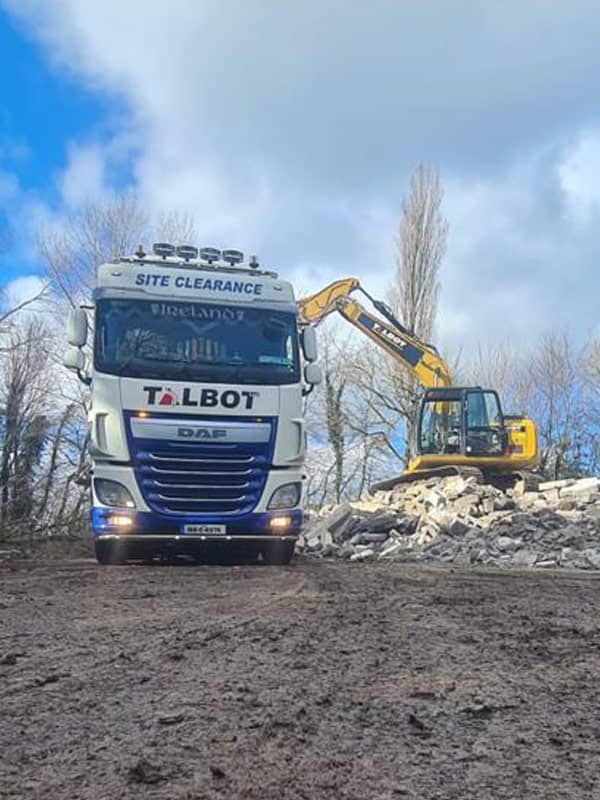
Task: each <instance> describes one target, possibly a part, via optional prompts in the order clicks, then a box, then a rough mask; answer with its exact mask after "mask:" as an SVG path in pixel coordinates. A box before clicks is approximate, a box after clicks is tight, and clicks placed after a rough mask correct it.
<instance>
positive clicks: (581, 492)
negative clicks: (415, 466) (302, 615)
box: [299, 475, 600, 569]
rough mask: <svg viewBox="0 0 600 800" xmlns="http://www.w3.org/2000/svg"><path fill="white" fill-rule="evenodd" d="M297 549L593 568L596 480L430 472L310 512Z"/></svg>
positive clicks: (596, 563) (597, 547) (599, 496)
mask: <svg viewBox="0 0 600 800" xmlns="http://www.w3.org/2000/svg"><path fill="white" fill-rule="evenodd" d="M299 549H300V550H301V551H303V552H304V553H306V554H309V555H311V554H312V555H317V556H323V557H324V556H330V557H337V558H345V559H349V560H350V561H374V560H386V559H393V560H401V561H420V562H434V561H438V562H451V563H454V564H461V565H467V564H479V565H490V566H509V567H567V568H576V569H600V479H599V478H582V479H579V480H574V479H566V480H560V481H550V482H546V483H541V484H540V485H539V486H538V488H537V490H536V491H527V490H526V489H525V485H524V484H523V483H520V484H517V486H516V487H515V488H514V489H509V490H508V491H506V492H503V491H501V490H500V489H497V488H495V487H493V486H490V485H481V484H479V483H478V482H477V479H476V478H475V477H473V476H470V477H466V478H465V477H461V476H458V475H456V476H452V477H446V478H429V479H427V480H424V481H416V482H413V483H404V484H400V485H399V486H397V487H396V488H394V489H392V490H389V491H380V492H377V493H375V494H374V495H372V496H368V497H367V498H365V499H363V500H360V501H357V502H353V503H346V504H344V505H340V506H337V507H331V506H329V507H325V508H323V509H321V510H320V512H319V513H318V514H317V515H314V516H312V517H310V518H309V521H308V524H307V526H306V530H305V533H304V536H303V537H302V539H301V541H300V542H299Z"/></svg>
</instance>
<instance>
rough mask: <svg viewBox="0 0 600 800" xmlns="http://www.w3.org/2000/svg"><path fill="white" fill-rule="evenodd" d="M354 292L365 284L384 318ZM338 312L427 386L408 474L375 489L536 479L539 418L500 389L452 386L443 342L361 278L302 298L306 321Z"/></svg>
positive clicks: (510, 483)
mask: <svg viewBox="0 0 600 800" xmlns="http://www.w3.org/2000/svg"><path fill="white" fill-rule="evenodd" d="M353 292H362V294H363V295H365V297H367V298H368V299H369V301H370V302H371V303H372V305H373V307H374V308H375V309H376V310H377V311H378V312H379V314H380V315H381V318H380V317H378V316H376V315H375V314H373V313H372V312H370V311H367V309H365V308H364V307H363V306H362V305H361V304H360V303H359V302H358V301H357V300H356V299H354V298H353V297H351V295H352V293H353ZM333 312H338V313H339V314H341V316H342V317H343V318H344V319H345V320H347V321H348V322H350V324H352V325H354V327H355V328H357V329H358V330H359V331H360V332H361V333H363V334H365V336H368V337H369V339H371V340H372V341H374V342H375V343H376V344H377V345H379V347H381V348H383V350H385V351H386V352H387V353H388V354H389V355H390V356H391V357H392V358H393V359H394V360H395V361H397V362H398V363H399V364H402V365H403V366H404V367H406V369H408V370H409V371H410V372H411V373H412V375H414V377H415V378H416V379H417V380H418V381H419V382H420V384H421V385H422V386H423V387H424V393H423V397H422V400H421V405H420V408H419V415H418V419H417V420H416V426H415V430H416V442H415V457H414V458H412V459H411V460H410V462H409V464H408V466H407V468H406V470H405V472H404V473H403V474H402V475H400V476H397V477H395V478H391V479H389V480H386V481H381V482H380V483H377V484H374V485H373V486H372V487H371V490H377V489H389V488H392V487H393V486H395V485H396V484H398V483H403V482H406V481H413V480H419V479H422V478H427V477H430V476H433V475H453V474H463V475H476V476H477V478H478V480H480V481H482V482H486V483H492V484H494V485H496V486H499V487H501V488H503V489H506V488H510V487H512V486H514V485H515V483H516V482H517V481H518V480H520V479H521V480H525V481H526V483H527V484H528V485H529V484H531V483H535V478H534V476H533V475H531V474H530V470H533V469H535V467H536V466H537V464H538V447H537V431H536V427H535V423H534V422H533V420H531V419H528V418H527V417H525V416H523V415H506V414H503V412H502V406H501V404H500V399H499V397H498V393H497V392H496V391H495V390H494V389H482V388H481V387H480V386H453V384H452V376H451V373H450V369H449V367H448V365H447V364H446V362H445V361H444V359H443V358H442V357H441V355H440V354H439V352H438V351H437V349H436V348H435V347H434V346H433V345H431V344H427V343H426V342H424V341H422V340H421V339H420V338H419V337H418V336H416V335H415V334H414V333H413V332H412V331H410V330H408V329H407V328H406V327H405V326H404V325H403V324H402V323H401V322H400V321H399V320H398V319H396V317H395V315H394V314H393V312H392V309H391V308H390V307H389V306H388V305H387V304H386V303H383V302H382V301H381V300H376V299H374V298H373V297H371V296H370V295H369V294H368V293H367V292H366V291H365V289H363V287H362V286H361V285H360V282H359V281H358V280H357V279H356V278H343V279H342V280H338V281H335V282H334V283H331V284H329V285H328V286H326V287H325V288H324V289H321V291H319V292H316V293H315V294H313V295H310V296H308V297H304V298H302V299H301V300H299V301H298V317H299V320H300V324H301V325H310V324H313V325H316V324H318V323H319V322H321V321H322V320H323V319H324V318H325V317H327V316H328V315H329V314H332V313H333Z"/></svg>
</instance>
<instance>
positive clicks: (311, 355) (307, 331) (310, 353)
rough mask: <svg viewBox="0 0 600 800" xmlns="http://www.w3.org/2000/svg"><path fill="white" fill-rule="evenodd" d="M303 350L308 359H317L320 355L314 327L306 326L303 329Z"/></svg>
mask: <svg viewBox="0 0 600 800" xmlns="http://www.w3.org/2000/svg"><path fill="white" fill-rule="evenodd" d="M302 350H303V352H304V358H305V359H306V360H307V361H311V362H312V361H316V360H317V358H318V357H319V349H318V347H317V334H316V332H315V329H314V328H312V327H308V328H304V330H303V331H302Z"/></svg>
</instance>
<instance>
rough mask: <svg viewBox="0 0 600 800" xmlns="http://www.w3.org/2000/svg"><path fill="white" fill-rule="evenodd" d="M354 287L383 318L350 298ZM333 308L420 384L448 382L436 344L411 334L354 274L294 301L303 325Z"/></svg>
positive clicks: (324, 315)
mask: <svg viewBox="0 0 600 800" xmlns="http://www.w3.org/2000/svg"><path fill="white" fill-rule="evenodd" d="M354 291H361V292H362V293H363V294H364V295H366V297H368V298H369V300H370V301H371V302H372V303H373V305H374V306H375V308H376V309H377V310H378V311H379V313H380V314H381V315H382V316H383V317H384V318H385V319H384V320H381V319H379V318H378V317H377V316H376V315H375V314H372V313H371V312H370V311H367V309H366V308H364V307H363V306H362V305H361V304H360V303H358V302H357V301H356V300H354V299H353V298H351V297H350V294H351V293H352V292H354ZM334 311H337V312H338V313H339V314H341V316H342V317H344V319H346V320H347V321H348V322H349V323H350V324H351V325H354V327H355V328H358V330H359V331H360V332H361V333H364V334H365V336H368V337H369V339H371V340H372V341H374V342H375V343H376V344H378V345H379V346H380V347H381V348H383V349H384V350H385V351H386V352H387V353H389V354H390V355H391V356H392V358H394V359H395V360H397V361H400V362H402V363H403V364H404V366H405V367H406V368H407V369H408V370H409V371H410V372H411V373H412V374H413V375H414V376H415V378H416V379H417V380H418V381H419V382H420V383H421V384H422V385H423V386H426V387H428V388H429V387H431V388H434V387H437V386H440V387H441V386H450V385H451V384H452V377H451V375H450V370H449V368H448V365H447V364H446V362H445V361H444V359H443V358H442V357H441V356H440V354H439V353H438V351H437V350H436V348H435V347H433V345H429V344H426V343H425V342H423V341H421V340H420V339H419V338H417V337H416V336H414V334H412V333H411V332H410V331H409V330H408V329H407V328H405V327H404V326H403V325H402V323H401V322H400V321H399V320H397V319H396V318H395V317H394V315H393V313H392V310H391V309H390V308H389V307H388V306H386V305H385V303H382V302H381V301H379V300H374V299H373V298H372V297H370V295H368V294H367V293H366V292H365V290H364V289H363V288H362V286H361V285H360V282H359V281H358V279H357V278H343V279H342V280H339V281H335V282H334V283H330V284H329V285H328V286H326V287H325V288H324V289H321V291H319V292H316V293H315V294H312V295H310V296H308V297H305V298H303V299H302V300H300V301H298V316H299V319H300V323H301V324H304V325H309V324H318V323H319V322H321V321H322V320H323V319H324V318H325V317H327V316H328V315H329V314H332V313H333V312H334Z"/></svg>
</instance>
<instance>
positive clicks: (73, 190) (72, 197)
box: [59, 144, 107, 209]
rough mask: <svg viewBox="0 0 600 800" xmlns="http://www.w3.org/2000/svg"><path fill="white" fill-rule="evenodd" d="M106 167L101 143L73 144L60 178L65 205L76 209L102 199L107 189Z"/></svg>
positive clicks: (69, 149)
mask: <svg viewBox="0 0 600 800" xmlns="http://www.w3.org/2000/svg"><path fill="white" fill-rule="evenodd" d="M105 169H106V165H105V154H104V153H103V151H102V148H101V147H100V146H99V145H83V146H80V145H76V144H71V145H70V146H69V148H68V153H67V166H66V168H65V170H64V171H63V173H62V175H61V176H60V179H59V183H60V192H61V197H62V200H63V202H64V204H65V206H66V207H67V208H68V209H75V208H79V207H81V206H84V205H86V204H89V203H93V202H94V201H97V200H99V199H101V198H102V197H103V196H104V195H105V194H106V190H107V187H106V180H105V178H106V176H105Z"/></svg>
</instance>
